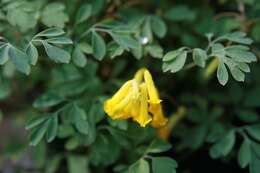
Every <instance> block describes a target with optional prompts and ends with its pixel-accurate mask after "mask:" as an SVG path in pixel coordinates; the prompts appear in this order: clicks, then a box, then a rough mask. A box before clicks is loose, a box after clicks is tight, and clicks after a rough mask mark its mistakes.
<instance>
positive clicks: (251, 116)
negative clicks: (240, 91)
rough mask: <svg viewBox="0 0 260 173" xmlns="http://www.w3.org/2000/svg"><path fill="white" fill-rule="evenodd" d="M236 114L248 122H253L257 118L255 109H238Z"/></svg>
mask: <svg viewBox="0 0 260 173" xmlns="http://www.w3.org/2000/svg"><path fill="white" fill-rule="evenodd" d="M237 116H238V118H239V119H240V120H242V121H244V122H248V123H253V122H256V121H258V120H259V117H258V114H257V113H256V112H255V111H253V110H249V109H245V110H238V111H237Z"/></svg>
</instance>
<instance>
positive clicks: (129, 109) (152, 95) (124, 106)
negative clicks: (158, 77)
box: [104, 68, 167, 127]
mask: <svg viewBox="0 0 260 173" xmlns="http://www.w3.org/2000/svg"><path fill="white" fill-rule="evenodd" d="M104 110H105V112H106V113H107V114H108V115H109V116H110V117H111V118H112V119H128V118H132V119H133V120H134V121H136V122H138V123H139V124H140V126H141V127H145V126H146V125H147V124H149V123H151V124H152V126H154V127H161V126H164V125H165V124H166V122H167V118H165V117H164V115H163V111H162V106H161V100H160V98H159V94H158V91H157V89H156V87H155V85H154V82H153V78H152V76H151V74H150V72H149V71H148V70H147V69H145V68H142V69H140V70H139V71H138V72H137V73H136V74H135V76H134V79H132V80H129V81H127V82H125V83H124V84H123V86H122V87H121V88H120V89H119V90H118V91H117V92H116V93H115V95H114V96H113V97H112V98H110V99H108V100H107V101H105V103H104Z"/></svg>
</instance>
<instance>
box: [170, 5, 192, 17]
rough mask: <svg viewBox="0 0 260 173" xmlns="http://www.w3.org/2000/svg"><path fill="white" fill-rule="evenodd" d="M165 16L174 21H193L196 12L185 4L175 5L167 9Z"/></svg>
mask: <svg viewBox="0 0 260 173" xmlns="http://www.w3.org/2000/svg"><path fill="white" fill-rule="evenodd" d="M165 17H166V18H167V19H169V20H172V21H185V20H187V21H191V20H194V19H195V17H196V13H195V12H194V11H192V10H191V9H189V8H188V7H187V6H184V5H175V6H174V7H172V8H170V10H168V11H166V13H165Z"/></svg>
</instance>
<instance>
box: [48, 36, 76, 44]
mask: <svg viewBox="0 0 260 173" xmlns="http://www.w3.org/2000/svg"><path fill="white" fill-rule="evenodd" d="M45 41H47V42H48V43H52V44H73V42H72V40H71V39H70V38H68V37H55V38H49V39H46V40H45Z"/></svg>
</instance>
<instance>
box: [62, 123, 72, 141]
mask: <svg viewBox="0 0 260 173" xmlns="http://www.w3.org/2000/svg"><path fill="white" fill-rule="evenodd" d="M74 134H75V130H74V128H73V127H72V125H70V124H62V125H59V128H58V137H59V138H67V137H70V136H72V135H74Z"/></svg>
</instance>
